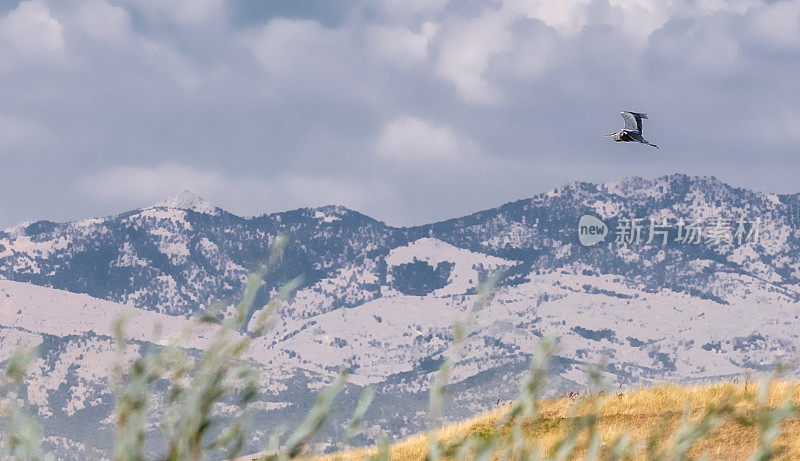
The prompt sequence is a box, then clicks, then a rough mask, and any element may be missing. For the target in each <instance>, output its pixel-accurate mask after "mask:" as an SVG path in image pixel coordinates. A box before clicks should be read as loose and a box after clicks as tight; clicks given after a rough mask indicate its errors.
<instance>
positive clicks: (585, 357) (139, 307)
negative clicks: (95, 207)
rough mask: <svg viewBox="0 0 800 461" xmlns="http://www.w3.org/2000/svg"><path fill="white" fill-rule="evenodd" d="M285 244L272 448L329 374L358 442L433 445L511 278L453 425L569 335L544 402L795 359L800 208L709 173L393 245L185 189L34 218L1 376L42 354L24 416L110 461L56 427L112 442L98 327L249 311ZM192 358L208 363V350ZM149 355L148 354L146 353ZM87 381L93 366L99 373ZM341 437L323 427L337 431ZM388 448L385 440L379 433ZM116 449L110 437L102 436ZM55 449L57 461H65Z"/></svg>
mask: <svg viewBox="0 0 800 461" xmlns="http://www.w3.org/2000/svg"><path fill="white" fill-rule="evenodd" d="M584 214H591V215H594V216H596V217H598V218H599V219H602V220H603V222H605V224H607V225H608V227H609V228H610V229H618V228H621V227H622V226H623V225H624V222H625V220H626V219H628V218H642V219H645V220H647V219H650V218H652V219H654V220H657V221H658V222H661V221H662V220H663V219H667V220H668V221H669V222H673V223H674V222H677V221H678V220H681V219H684V220H686V221H690V220H698V219H702V220H703V221H704V222H711V221H713V220H714V219H717V218H718V217H720V216H722V217H724V218H725V219H727V220H730V221H732V222H735V221H736V220H737V219H740V218H741V219H747V220H754V219H756V218H758V219H759V222H761V223H762V226H761V233H760V238H759V239H758V240H757V241H756V240H752V241H748V242H743V243H738V242H735V241H722V242H719V243H718V244H717V243H710V242H708V241H701V242H700V243H697V244H687V243H681V242H679V241H677V240H678V238H679V237H680V235H679V234H678V231H676V230H675V229H671V230H670V231H669V232H668V233H667V235H666V237H667V240H668V241H669V243H668V244H663V245H662V244H661V243H660V242H659V241H658V240H656V241H654V242H649V243H648V242H647V238H646V237H647V232H648V231H649V230H650V229H647V228H646V225H645V229H643V232H644V233H645V234H644V236H645V239H644V240H643V241H642V242H640V243H638V244H636V243H631V244H623V243H617V242H615V235H613V233H612V235H610V236H609V237H608V238H606V239H605V240H604V241H603V242H601V243H599V244H597V245H595V246H591V247H584V246H582V245H581V244H580V243H579V241H578V237H577V223H578V220H579V218H580V217H581V216H582V215H584ZM279 235H288V236H289V237H290V239H291V243H290V245H289V246H288V247H287V249H286V252H285V254H284V256H283V258H282V259H281V260H280V261H279V262H278V263H277V265H276V266H274V267H272V268H271V269H270V270H269V271H268V272H267V274H266V277H265V285H264V289H263V290H262V292H261V293H260V295H259V302H265V301H266V300H267V299H268V298H269V297H270V296H271V295H273V294H274V293H275V290H276V289H277V287H279V286H280V285H282V284H283V283H285V282H286V281H288V280H290V279H292V278H294V277H296V276H302V277H303V284H302V286H301V287H300V289H299V290H298V291H297V293H296V294H295V295H294V297H293V298H292V299H291V300H290V301H289V302H288V303H287V305H286V306H284V307H283V308H282V309H281V311H280V312H278V313H277V314H276V316H275V324H274V328H273V329H272V330H271V331H269V332H268V334H267V335H265V336H264V337H263V338H260V339H258V340H257V341H256V342H255V343H254V345H253V347H252V348H251V350H250V351H249V353H248V354H249V355H248V358H249V359H250V360H251V361H252V362H253V363H254V364H255V365H256V366H258V367H259V368H260V369H261V372H262V374H263V384H264V389H263V393H262V395H261V396H260V398H261V401H262V402H261V403H262V409H263V412H262V413H261V414H260V416H259V422H260V425H262V426H263V428H264V431H263V434H256V441H255V442H254V444H255V445H254V447H255V448H258V447H257V445H258V440H262V437H268V435H269V429H270V428H271V425H272V424H273V423H275V422H286V421H292V420H296V419H297V418H299V417H300V416H301V415H302V414H303V409H305V408H306V405H305V403H304V402H308V401H309V399H311V397H312V396H313V393H314V392H315V390H316V389H319V388H320V386H321V385H322V384H323V383H325V382H328V381H329V380H331V379H332V378H333V377H334V376H335V374H336V373H337V370H338V369H339V368H340V367H341V366H346V367H348V368H349V369H350V370H351V371H352V380H351V383H352V385H351V386H352V388H351V389H350V390H349V391H348V392H347V393H346V397H345V398H346V399H355V398H356V396H357V395H358V388H359V387H360V386H363V385H365V384H367V383H373V384H374V385H375V386H376V388H377V390H378V397H377V401H376V404H375V405H374V406H373V409H371V410H370V412H369V413H368V418H369V420H370V421H372V422H373V426H370V429H368V430H367V434H366V436H365V437H364V438H362V439H359V441H357V442H358V443H364V442H366V441H367V440H369V438H378V437H380V436H383V435H386V432H385V431H388V432H389V433H390V434H392V435H397V436H402V435H407V434H409V433H411V432H414V431H418V430H421V429H424V427H425V418H421V417H420V414H422V412H424V409H425V406H426V398H425V395H424V392H425V391H426V390H427V389H428V386H429V385H430V382H431V379H432V373H433V372H434V371H435V370H436V369H437V368H438V366H439V365H440V364H441V361H442V354H443V353H444V352H445V351H446V350H447V347H448V345H449V344H450V342H451V340H452V332H451V327H452V325H453V322H455V321H456V320H458V319H463V318H464V317H465V316H466V314H467V312H468V311H469V309H471V307H472V305H473V303H474V302H475V299H476V287H477V285H478V284H479V283H480V282H481V281H482V280H484V279H486V277H487V276H488V275H489V274H491V273H493V272H495V271H498V270H502V271H503V272H504V275H503V277H502V279H501V280H500V284H499V287H498V288H497V290H496V293H495V297H494V299H493V300H492V302H491V303H490V304H489V305H488V306H486V308H485V309H484V310H483V311H481V312H480V313H479V314H478V315H477V317H476V319H475V324H474V325H473V328H472V333H471V335H470V336H469V338H468V340H467V342H466V344H465V347H464V354H463V358H462V360H461V361H460V362H459V363H458V364H457V366H456V367H455V369H454V371H453V376H454V381H455V383H456V384H455V386H456V397H454V398H455V399H456V401H455V404H454V405H452V406H449V408H450V409H451V413H450V414H448V417H452V418H456V417H465V416H468V415H470V414H472V413H474V412H475V411H479V410H481V409H486V408H488V407H489V406H490V405H491V404H492V403H493V402H494V401H495V400H496V398H498V397H501V398H504V399H506V398H510V397H512V396H514V395H516V391H517V386H518V378H519V377H520V376H522V374H523V373H524V371H525V370H526V368H527V361H528V359H529V354H530V352H531V351H533V350H534V348H535V344H536V343H537V342H538V340H539V338H540V337H541V336H542V335H543V334H544V333H546V332H551V331H553V332H557V333H558V334H559V336H560V338H561V340H560V349H559V352H558V356H557V357H556V360H555V361H554V363H553V374H554V376H556V377H558V379H556V380H555V381H554V382H553V383H552V387H551V389H552V390H553V391H554V392H555V391H557V390H559V389H560V390H563V389H568V390H575V389H578V388H579V387H580V386H582V385H584V384H585V378H584V376H583V371H582V369H583V367H584V366H585V364H586V363H590V362H595V361H597V360H599V359H600V358H601V357H602V356H603V355H606V356H608V358H609V365H608V367H607V369H606V371H608V372H609V373H610V374H611V376H614V377H615V379H616V380H617V381H618V382H619V383H620V384H621V385H634V384H641V383H647V382H652V381H655V380H676V381H691V380H698V379H710V378H714V377H720V376H730V375H735V374H739V373H742V372H745V371H749V370H765V369H768V368H769V367H770V366H771V365H772V364H774V363H775V362H776V361H778V360H782V359H786V358H789V357H791V356H793V355H794V354H796V353H797V351H798V349H800V337H798V333H796V331H797V328H796V326H797V325H798V322H800V321H798V315H800V195H780V196H779V195H774V194H761V193H756V192H751V191H747V190H744V189H738V188H733V187H731V186H728V185H726V184H724V183H722V182H720V181H718V180H716V179H714V178H701V177H688V176H685V175H670V176H665V177H661V178H657V179H653V180H649V179H643V178H628V179H624V180H622V181H619V182H616V183H611V184H600V185H595V184H589V183H581V182H576V183H571V184H568V185H566V186H564V187H561V188H558V189H556V190H553V191H551V192H548V193H544V194H540V195H537V196H535V197H532V198H530V199H524V200H519V201H516V202H512V203H508V204H505V205H503V206H500V207H498V208H494V209H491V210H485V211H480V212H477V213H475V214H472V215H469V216H464V217H461V218H457V219H452V220H448V221H443V222H439V223H434V224H430V225H425V226H418V227H412V228H394V227H390V226H387V225H385V224H383V223H381V222H378V221H375V220H373V219H371V218H369V217H367V216H364V215H362V214H359V213H357V212H354V211H351V210H348V209H346V208H343V207H337V206H328V207H321V208H315V209H299V210H293V211H288V212H283V213H274V214H270V215H264V216H259V217H253V218H242V217H238V216H235V215H232V214H230V213H227V212H225V211H224V210H221V209H219V208H216V207H214V206H213V205H210V204H208V203H206V202H204V201H203V200H202V199H199V198H198V197H195V196H192V195H190V194H182V195H181V196H178V197H175V198H172V199H168V200H166V201H165V202H162V203H160V204H158V205H156V206H153V207H149V208H144V209H140V210H134V211H131V212H128V213H123V214H121V215H118V216H111V217H106V218H102V219H91V220H86V221H80V222H75V223H51V222H47V221H40V222H36V223H32V224H28V225H24V226H16V227H13V228H10V229H7V230H6V231H4V232H0V277H2V278H5V279H7V280H6V281H0V359H4V358H5V357H7V356H8V354H9V353H10V349H11V348H12V347H14V346H15V345H19V344H38V345H39V349H40V357H41V358H40V362H37V367H36V368H35V370H36V371H35V373H34V385H33V386H31V387H30V389H31V390H30V391H29V395H28V400H29V401H30V403H33V404H36V405H37V406H38V407H37V408H39V409H40V413H41V414H42V415H43V417H44V418H45V419H46V421H47V422H48V424H47V425H46V427H47V428H48V430H49V431H50V432H49V434H50V435H51V436H52V437H56V438H58V440H59V443H61V444H62V445H64V444H66V445H67V446H71V447H72V448H70V449H69V450H67V451H66V452H69V453H72V454H76V453H78V454H82V455H86V454H91V453H107V450H108V446H107V444H106V445H104V442H103V441H102V440H101V436H100V435H98V434H87V433H83V432H80V431H78V432H75V431H73V432H69V431H68V432H66V433H65V432H63V431H62V430H61V429H59V428H61V427H62V426H63V424H62V423H63V421H65V420H66V418H69V419H72V420H76V418H77V420H80V421H85V422H86V424H89V425H91V424H97V421H98V420H102V421H104V423H103V424H105V425H106V426H107V424H108V422H109V421H110V420H109V419H108V415H109V414H110V410H111V404H112V402H113V398H112V396H111V394H110V393H109V392H108V389H107V387H106V385H105V382H104V373H106V371H107V370H106V369H105V368H103V367H104V366H105V365H102V366H101V365H100V364H102V363H107V359H108V358H109V357H112V356H113V354H112V352H111V351H112V350H113V341H112V340H111V338H110V330H109V325H110V323H111V321H112V319H113V318H114V317H115V316H116V315H117V314H118V313H120V312H123V311H126V310H131V309H134V310H135V311H136V312H137V313H138V314H137V318H140V319H141V322H139V323H138V325H137V329H136V330H132V331H131V332H130V334H131V335H132V337H133V338H135V339H136V345H137V347H144V346H145V345H147V344H152V343H154V342H157V341H158V340H157V339H156V338H154V337H153V336H152V331H153V325H155V324H161V325H162V327H163V328H164V331H167V332H174V331H179V330H180V329H182V328H185V327H186V325H188V323H189V321H188V320H187V318H188V317H189V316H191V315H193V314H195V313H197V312H198V311H200V310H202V308H203V306H206V305H209V303H211V302H212V301H214V300H218V299H222V300H233V299H235V298H237V297H238V296H239V294H240V293H241V290H242V286H243V283H244V281H245V279H246V277H247V274H248V273H249V271H250V270H251V268H253V267H254V265H256V264H258V263H259V262H261V261H263V260H264V259H265V258H266V256H267V255H268V252H269V248H270V245H271V244H272V243H273V242H274V241H275V239H276V238H277V237H278V236H279ZM192 341H193V342H192V343H189V344H187V345H186V346H187V347H192V348H196V349H201V348H202V347H203V345H204V342H203V341H204V340H203V338H200V337H199V336H198V337H196V338H194V339H193V340H192ZM148 347H149V346H148ZM98 367H99V368H98ZM338 423H339V422H335V423H334V425H335V424H338ZM378 427H379V428H381V429H382V430H383V431H384V432H380V431H379V430H378V429H377V428H378ZM104 430H105V431H106V432H105V433H106V434H107V433H108V431H110V428H109V427H106V429H104ZM66 452H65V453H66Z"/></svg>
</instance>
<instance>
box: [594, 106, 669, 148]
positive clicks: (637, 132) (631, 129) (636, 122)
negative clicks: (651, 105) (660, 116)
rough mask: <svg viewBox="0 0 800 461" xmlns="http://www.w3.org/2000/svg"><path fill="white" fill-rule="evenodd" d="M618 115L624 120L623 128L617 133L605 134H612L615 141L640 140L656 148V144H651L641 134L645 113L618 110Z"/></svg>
mask: <svg viewBox="0 0 800 461" xmlns="http://www.w3.org/2000/svg"><path fill="white" fill-rule="evenodd" d="M619 115H621V116H622V119H623V120H625V128H623V129H622V131H620V132H619V133H611V134H607V135H605V136H613V137H614V141H616V142H640V143H642V144H647V145H648V146H653V147H655V148H656V149H658V146H657V145H655V144H652V143H651V142H650V141H648V140H646V139H644V137H643V136H642V119H643V118H647V114H641V113H639V112H620V113H619Z"/></svg>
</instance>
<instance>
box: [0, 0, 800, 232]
mask: <svg viewBox="0 0 800 461" xmlns="http://www.w3.org/2000/svg"><path fill="white" fill-rule="evenodd" d="M798 76H800V0H794V1H761V0H732V1H729V2H726V1H723V0H695V1H691V0H666V1H662V0H641V1H634V0H602V1H600V0H598V1H594V0H547V1H534V0H528V1H524V0H509V1H482V0H459V1H456V0H452V1H447V0H364V1H360V0H291V1H289V0H287V1H258V0H229V1H225V0H171V1H164V0H138V1H133V2H128V1H121V0H74V1H73V0H50V1H48V0H26V1H14V0H0V228H2V227H5V226H8V225H11V224H16V223H19V222H23V221H30V220H35V219H50V220H69V219H79V218H86V217H91V216H102V215H106V214H111V213H116V212H120V211H124V210H127V209H131V208H135V207H140V206H146V205H149V204H152V203H155V202H157V201H159V200H161V199H163V198H165V197H167V196H169V195H172V194H175V193H178V192H181V191H183V190H186V189H189V190H192V191H194V192H196V193H198V194H199V195H201V196H203V197H205V198H206V199H207V200H209V201H211V202H212V203H214V204H216V205H218V206H221V207H223V208H226V209H228V210H229V211H232V212H235V213H238V214H243V215H255V214H261V213H264V212H272V211H279V210H286V209H291V208H296V207H299V206H316V205H322V204H329V203H335V204H343V205H346V206H348V207H351V208H354V209H357V210H359V211H362V212H364V213H367V214H369V215H371V216H373V217H375V218H378V219H381V220H384V221H386V222H388V223H390V224H395V225H411V224H418V223H423V222H429V221H432V220H438V219H444V218H449V217H455V216H459V215H462V214H466V213H469V212H472V211H476V210H478V209H482V208H487V207H492V206H496V205H499V204H501V203H504V202H506V201H509V200H514V199H518V198H522V197H529V196H532V195H534V194H536V193H539V192H543V191H546V190H548V189H550V188H552V187H555V186H558V185H560V184H563V183H566V182H570V181H574V180H589V181H611V180H616V179H619V178H622V177H625V176H629V175H640V176H646V177H652V176H658V175H662V174H668V173H673V172H685V173H690V174H703V175H714V176H717V177H718V178H720V179H722V180H725V181H727V182H729V183H732V184H734V185H738V186H745V187H750V188H753V189H756V190H761V191H770V192H800V181H798V178H799V177H800V148H799V147H798V146H800V77H798ZM621 110H635V111H641V112H648V113H649V115H650V119H649V120H648V121H647V122H646V123H645V135H646V137H647V138H648V139H650V140H651V141H652V142H655V143H657V144H659V145H660V146H661V147H662V148H661V150H655V149H652V148H649V147H647V146H643V145H625V144H615V143H613V142H612V141H610V140H609V139H608V138H604V137H602V135H603V134H604V133H609V132H611V131H614V130H617V129H619V128H620V127H621V126H622V119H621V118H620V117H619V112H620V111H621Z"/></svg>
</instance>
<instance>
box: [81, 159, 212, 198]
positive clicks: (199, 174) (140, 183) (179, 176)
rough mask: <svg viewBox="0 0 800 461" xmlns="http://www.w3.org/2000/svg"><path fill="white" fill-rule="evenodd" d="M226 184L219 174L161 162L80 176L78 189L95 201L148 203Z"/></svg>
mask: <svg viewBox="0 0 800 461" xmlns="http://www.w3.org/2000/svg"><path fill="white" fill-rule="evenodd" d="M225 184H226V181H225V179H224V178H223V177H222V176H221V175H220V174H218V173H215V172H208V171H201V170H197V169H194V168H191V167H186V166H183V165H180V164H177V163H164V164H161V165H158V166H155V167H141V166H122V167H112V168H109V169H106V170H103V171H100V172H97V173H95V174H93V175H89V176H85V177H83V178H82V179H81V180H80V182H79V188H80V190H81V191H82V192H83V193H84V195H86V196H88V197H91V198H92V199H95V200H98V201H114V202H121V201H124V202H128V203H131V202H138V203H148V202H153V201H156V200H160V199H163V198H165V197H168V196H171V195H175V194H178V193H180V192H183V191H185V190H191V191H195V192H199V193H203V192H208V191H219V190H221V189H222V188H223V187H224V186H225Z"/></svg>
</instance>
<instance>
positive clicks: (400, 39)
mask: <svg viewBox="0 0 800 461" xmlns="http://www.w3.org/2000/svg"><path fill="white" fill-rule="evenodd" d="M438 29H439V26H438V24H435V23H433V22H425V23H424V24H422V26H421V27H420V30H419V32H414V31H412V30H410V29H407V28H405V27H402V26H398V27H385V26H376V27H372V28H370V29H369V31H368V34H367V37H368V41H369V43H370V44H371V45H372V46H373V48H374V49H375V50H376V51H377V53H378V55H380V56H381V57H383V58H384V59H385V60H387V61H389V62H391V63H394V64H397V65H399V66H400V67H405V66H410V65H413V64H416V63H418V62H420V61H424V60H425V59H426V58H427V57H428V47H429V45H430V43H431V40H432V39H433V37H434V36H435V35H436V32H437V30H438Z"/></svg>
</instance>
